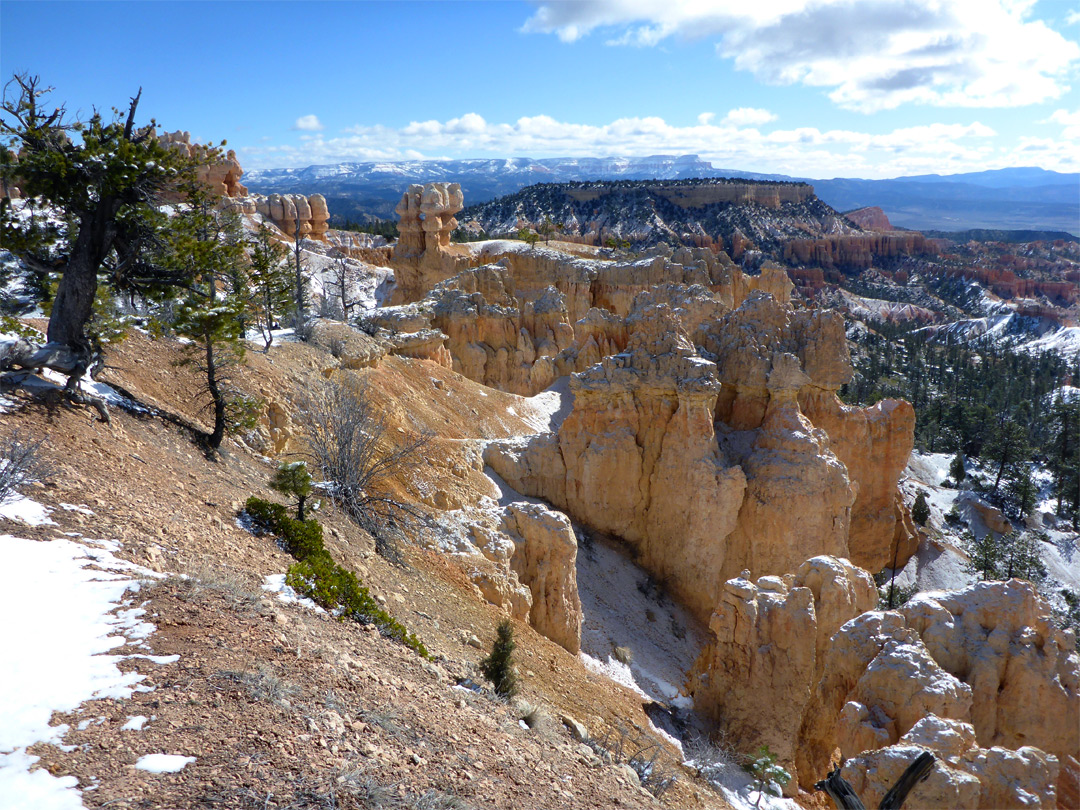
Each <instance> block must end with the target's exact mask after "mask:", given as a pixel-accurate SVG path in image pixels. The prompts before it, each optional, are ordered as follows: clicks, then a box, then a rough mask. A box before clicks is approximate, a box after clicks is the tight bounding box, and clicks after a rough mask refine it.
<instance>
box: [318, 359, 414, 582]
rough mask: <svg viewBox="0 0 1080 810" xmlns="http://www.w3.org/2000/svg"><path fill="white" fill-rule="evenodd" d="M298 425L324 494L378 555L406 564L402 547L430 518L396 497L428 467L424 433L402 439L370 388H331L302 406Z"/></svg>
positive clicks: (345, 384)
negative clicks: (405, 480)
mask: <svg viewBox="0 0 1080 810" xmlns="http://www.w3.org/2000/svg"><path fill="white" fill-rule="evenodd" d="M298 421H299V422H300V424H301V425H303V427H304V428H305V430H306V432H307V442H308V448H309V455H310V456H311V458H312V460H313V461H314V466H315V468H316V469H317V470H318V471H319V473H320V475H321V477H322V479H323V483H322V489H323V491H324V492H325V494H327V495H329V496H330V497H331V498H333V499H334V501H335V502H336V503H337V504H338V505H339V506H340V507H341V509H342V510H343V511H344V512H345V513H346V514H347V515H349V517H351V518H352V519H353V520H354V521H355V522H356V523H357V524H359V525H360V526H361V527H362V528H363V529H364V530H365V531H367V532H368V533H369V534H370V535H371V536H372V537H374V538H375V550H376V551H377V552H378V553H379V554H380V555H381V556H383V557H386V558H387V559H389V560H391V561H393V562H399V563H401V562H404V557H403V556H402V554H401V551H400V549H399V548H398V545H397V541H398V540H399V539H400V538H401V537H402V536H403V535H404V533H405V531H406V530H409V529H413V530H416V529H418V528H419V527H420V526H421V525H422V524H423V522H424V521H425V515H424V514H423V513H422V512H421V511H420V510H419V509H417V508H416V507H414V506H412V505H411V504H409V503H407V502H405V501H404V500H402V499H401V498H399V497H398V496H397V495H396V494H395V486H396V485H400V484H399V482H400V479H401V478H402V477H403V476H407V475H409V474H411V473H412V472H413V471H415V470H416V469H417V468H419V467H420V465H422V464H423V463H424V450H425V448H426V446H427V444H428V442H429V440H430V436H429V435H428V434H425V433H420V434H416V435H413V436H412V437H401V438H399V437H398V434H397V432H396V431H391V430H390V427H389V423H388V420H387V415H386V411H385V409H384V408H382V407H380V406H379V405H378V404H377V403H376V402H375V400H374V398H373V397H372V395H371V392H370V391H369V390H368V388H367V387H366V385H365V384H363V383H360V382H355V381H353V380H347V381H345V382H327V383H326V384H325V385H324V386H323V387H322V388H319V389H317V390H315V391H314V392H312V393H311V394H309V395H308V396H307V398H306V399H305V400H304V402H303V403H302V404H301V409H300V413H299V418H298Z"/></svg>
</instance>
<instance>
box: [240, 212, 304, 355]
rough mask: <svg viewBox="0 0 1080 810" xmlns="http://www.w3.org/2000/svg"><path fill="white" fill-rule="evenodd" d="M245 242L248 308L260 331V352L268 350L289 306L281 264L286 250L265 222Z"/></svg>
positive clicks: (289, 284) (289, 290) (289, 294)
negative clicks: (262, 345) (261, 341)
mask: <svg viewBox="0 0 1080 810" xmlns="http://www.w3.org/2000/svg"><path fill="white" fill-rule="evenodd" d="M249 245H250V255H249V257H248V263H249V270H248V275H249V277H250V286H251V294H250V297H249V308H250V311H251V314H252V317H254V319H255V323H256V325H257V326H258V327H259V331H260V332H261V333H262V336H263V343H264V344H265V349H264V351H270V346H271V344H273V342H274V335H273V330H274V329H275V328H279V324H280V322H281V321H282V320H283V319H284V316H285V315H287V314H288V312H289V310H290V309H291V308H292V305H293V290H292V275H291V273H290V271H289V268H288V266H287V265H286V264H285V259H286V257H287V256H288V255H289V251H288V248H286V247H285V246H284V245H283V244H282V243H281V242H279V241H278V240H277V239H275V238H274V235H273V233H272V232H271V230H270V229H269V228H267V227H266V226H265V225H260V226H259V230H258V231H256V233H255V236H254V238H253V239H252V240H251V241H250V242H249Z"/></svg>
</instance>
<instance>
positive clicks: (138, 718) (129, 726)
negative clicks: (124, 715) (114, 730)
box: [120, 714, 148, 731]
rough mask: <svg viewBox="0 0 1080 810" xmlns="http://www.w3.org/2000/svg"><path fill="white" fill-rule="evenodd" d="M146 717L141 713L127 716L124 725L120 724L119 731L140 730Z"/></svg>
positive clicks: (144, 723)
mask: <svg viewBox="0 0 1080 810" xmlns="http://www.w3.org/2000/svg"><path fill="white" fill-rule="evenodd" d="M147 719H148V718H147V717H146V716H145V715H142V714H136V715H135V716H133V717H129V718H128V719H127V722H126V723H124V725H122V726H120V730H121V731H142V730H143V726H145V725H146V721H147Z"/></svg>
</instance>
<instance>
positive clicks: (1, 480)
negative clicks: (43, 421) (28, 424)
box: [0, 431, 51, 504]
mask: <svg viewBox="0 0 1080 810" xmlns="http://www.w3.org/2000/svg"><path fill="white" fill-rule="evenodd" d="M42 444H44V440H43V439H35V438H33V437H31V436H30V435H29V434H26V433H22V432H21V431H15V432H13V433H11V434H9V435H8V436H7V437H6V438H4V439H2V440H0V504H4V503H6V502H7V501H8V500H12V499H14V498H15V496H17V495H18V494H19V493H18V488H19V487H21V486H25V485H26V484H29V483H30V482H32V481H36V480H38V479H39V478H44V477H46V476H48V475H49V474H50V472H51V470H50V469H49V467H48V465H47V464H45V462H44V461H42V459H41V446H42Z"/></svg>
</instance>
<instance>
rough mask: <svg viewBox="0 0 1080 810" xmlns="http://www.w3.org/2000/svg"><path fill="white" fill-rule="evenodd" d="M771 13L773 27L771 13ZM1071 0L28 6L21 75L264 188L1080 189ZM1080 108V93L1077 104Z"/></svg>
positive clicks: (23, 12)
mask: <svg viewBox="0 0 1080 810" xmlns="http://www.w3.org/2000/svg"><path fill="white" fill-rule="evenodd" d="M759 6H760V7H761V8H758V7H759ZM1078 40H1080V7H1077V6H1076V4H1075V3H1072V2H1067V1H1066V0H1038V2H1032V0H925V1H924V0H769V2H759V3H752V2H747V0H713V1H712V2H704V1H702V0H574V1H573V2H549V3H543V2H540V3H525V2H436V3H412V2H389V3H379V2H302V3H297V2H286V1H285V0H281V1H280V2H122V3H107V2H75V3H70V2H29V1H26V0H23V1H20V2H13V1H12V0H0V71H2V74H3V75H4V77H5V78H7V77H10V76H11V74H12V73H13V72H16V71H30V72H31V73H35V74H39V75H40V76H41V78H42V80H43V81H44V82H46V83H47V84H50V85H53V86H54V87H55V88H56V91H55V94H54V98H55V99H56V100H57V101H64V102H66V104H67V107H68V109H69V110H70V111H72V112H76V111H82V112H84V113H85V112H88V111H89V110H90V109H91V108H92V107H93V106H94V105H97V106H98V107H101V108H109V107H112V106H123V105H124V104H126V101H127V99H128V97H130V96H131V95H133V94H134V92H135V91H136V89H137V88H138V87H139V86H140V85H141V86H142V88H143V100H142V102H141V104H140V111H141V113H142V117H143V118H144V119H145V118H149V117H151V116H153V117H154V118H156V119H157V120H158V122H159V123H160V124H161V125H162V126H163V127H164V128H166V129H169V130H174V129H185V130H189V131H191V133H192V136H193V137H194V138H196V139H199V140H202V141H211V140H213V141H219V140H221V139H223V138H224V139H227V140H228V143H229V147H230V148H233V149H236V151H237V153H238V156H239V158H240V161H241V163H242V165H243V166H244V167H245V168H248V169H251V168H265V167H275V166H307V165H311V164H315V163H334V162H339V161H346V160H357V161H366V160H403V159H416V158H436V157H439V158H444V157H452V158H457V157H512V156H529V157H554V156H601V155H649V154H658V153H665V154H685V153H696V154H700V155H702V156H703V157H705V158H707V159H710V160H712V161H713V162H714V163H715V164H716V165H718V166H723V167H727V168H737V169H744V170H751V171H764V172H781V173H785V174H793V175H801V176H811V177H834V176H860V177H891V176H897V175H903V174H920V173H927V172H939V173H953V172H960V171H971V170H979V169H983V168H1000V167H1004V166H1032V165H1035V166H1042V167H1043V168H1047V169H1054V170H1058V171H1077V170H1080V45H1078V44H1077V43H1078ZM1074 88H1076V89H1074Z"/></svg>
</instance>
